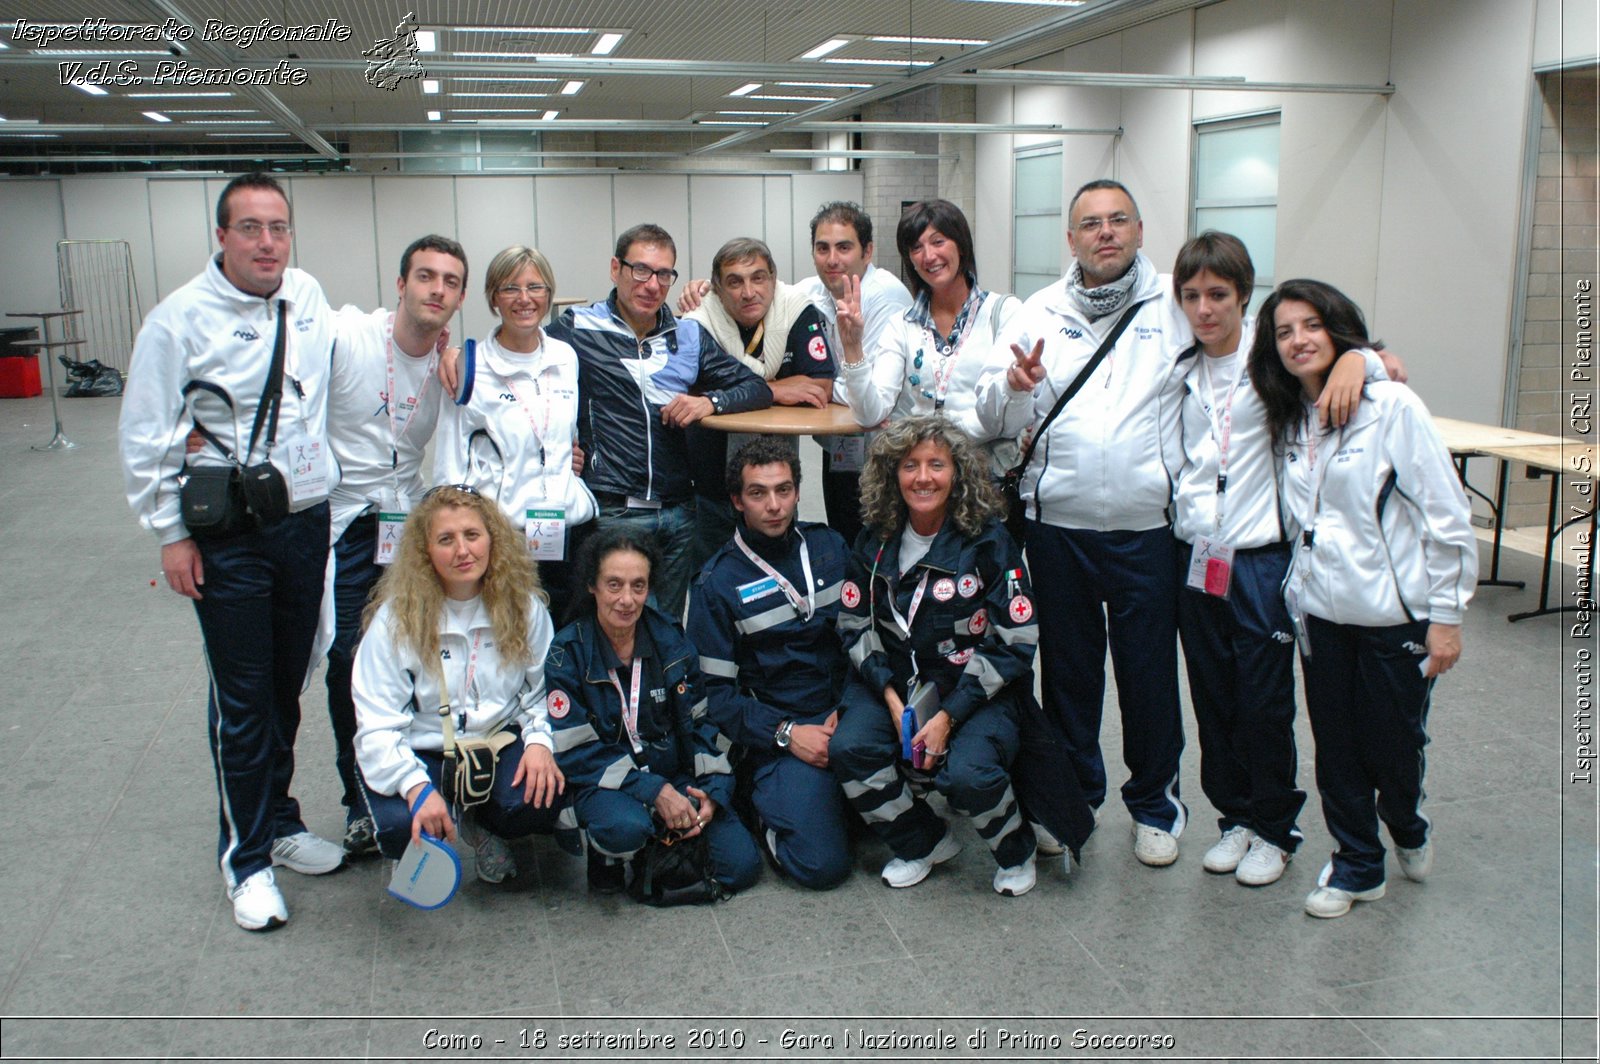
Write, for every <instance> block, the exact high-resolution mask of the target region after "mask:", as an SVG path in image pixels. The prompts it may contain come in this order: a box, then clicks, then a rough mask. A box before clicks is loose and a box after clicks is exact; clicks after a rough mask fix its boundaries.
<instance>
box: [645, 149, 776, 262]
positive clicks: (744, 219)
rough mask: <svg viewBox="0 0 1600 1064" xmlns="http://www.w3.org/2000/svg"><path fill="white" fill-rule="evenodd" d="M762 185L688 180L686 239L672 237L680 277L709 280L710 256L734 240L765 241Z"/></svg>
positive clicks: (748, 180) (756, 180)
mask: <svg viewBox="0 0 1600 1064" xmlns="http://www.w3.org/2000/svg"><path fill="white" fill-rule="evenodd" d="M762 185H763V179H762V178H760V177H744V176H737V177H735V176H729V177H710V176H704V175H700V174H696V175H695V176H693V177H691V178H689V239H688V241H687V242H685V240H684V238H683V237H682V236H680V235H679V234H677V233H675V232H674V233H673V234H672V235H673V237H674V238H675V239H676V240H677V241H678V271H679V272H680V273H682V274H683V275H684V277H686V278H688V277H710V276H711V258H712V256H714V255H715V254H716V253H717V249H718V248H720V247H721V246H722V245H723V244H726V243H727V242H728V241H730V240H732V239H734V238H735V237H748V236H753V237H755V238H756V239H758V240H763V239H765V238H766V217H765V214H766V212H765V210H764V208H763V203H762ZM668 232H671V229H670V228H669V229H668Z"/></svg>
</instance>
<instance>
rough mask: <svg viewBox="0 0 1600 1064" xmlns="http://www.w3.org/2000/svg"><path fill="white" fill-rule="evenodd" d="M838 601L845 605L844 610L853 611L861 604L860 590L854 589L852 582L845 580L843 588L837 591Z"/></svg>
mask: <svg viewBox="0 0 1600 1064" xmlns="http://www.w3.org/2000/svg"><path fill="white" fill-rule="evenodd" d="M839 601H840V602H842V603H844V604H845V608H846V609H851V610H853V609H855V608H856V607H857V606H859V605H860V604H861V589H860V588H859V587H856V582H855V581H854V580H846V581H845V582H844V587H843V588H841V589H840V591H839Z"/></svg>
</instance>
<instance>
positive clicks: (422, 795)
mask: <svg viewBox="0 0 1600 1064" xmlns="http://www.w3.org/2000/svg"><path fill="white" fill-rule="evenodd" d="M437 793H438V792H437V791H435V790H434V789H433V784H432V783H431V782H428V783H424V784H423V785H422V790H420V791H418V792H417V800H416V801H414V802H412V803H411V815H412V816H416V815H417V810H419V809H421V808H422V803H423V802H426V801H427V800H428V795H430V794H437Z"/></svg>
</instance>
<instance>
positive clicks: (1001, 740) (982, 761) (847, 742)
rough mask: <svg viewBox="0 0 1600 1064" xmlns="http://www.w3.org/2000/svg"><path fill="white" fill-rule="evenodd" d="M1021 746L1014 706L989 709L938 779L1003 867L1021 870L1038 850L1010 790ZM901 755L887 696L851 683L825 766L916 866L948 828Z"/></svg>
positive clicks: (958, 736)
mask: <svg viewBox="0 0 1600 1064" xmlns="http://www.w3.org/2000/svg"><path fill="white" fill-rule="evenodd" d="M1021 745H1022V738H1021V733H1020V731H1019V730H1018V727H1017V719H1016V713H1015V712H1014V711H1013V709H1012V707H1010V706H1009V705H1006V704H1004V703H1002V702H990V703H988V704H986V705H984V706H983V707H981V708H980V709H978V711H977V712H975V713H973V714H972V716H970V717H968V718H967V720H966V721H965V723H963V724H962V725H961V726H960V727H959V728H957V729H956V730H955V731H954V732H953V733H952V735H951V738H950V749H949V754H948V756H947V757H946V758H945V759H944V761H943V762H941V763H940V765H939V770H938V772H937V773H935V775H934V777H933V785H934V786H935V787H937V788H938V790H939V793H940V794H942V795H944V796H945V798H946V799H947V800H948V801H949V803H950V808H951V809H953V810H955V811H956V812H957V813H960V814H961V815H962V816H966V817H970V818H971V819H972V822H973V827H975V828H976V829H977V831H978V836H979V837H980V838H982V839H983V841H984V843H985V844H986V845H987V846H988V847H989V850H990V852H991V853H993V854H994V859H995V863H996V864H998V865H999V866H1000V867H1002V868H1014V867H1016V866H1017V865H1020V864H1022V863H1023V862H1024V861H1026V860H1027V859H1028V856H1029V855H1030V854H1032V853H1033V849H1034V839H1033V829H1032V828H1031V827H1029V825H1028V822H1027V821H1026V820H1025V819H1023V816H1022V809H1021V807H1020V806H1019V805H1018V804H1017V799H1016V795H1015V793H1014V792H1013V791H1012V788H1011V771H1010V770H1011V763H1012V762H1013V761H1014V760H1016V756H1017V750H1018V749H1019V748H1020V747H1021ZM901 753H902V751H901V748H900V730H899V729H898V728H897V727H896V726H895V723H894V721H892V720H891V719H890V718H889V710H888V707H887V706H885V705H884V702H883V696H882V693H881V692H877V691H873V690H872V689H871V688H869V687H868V686H867V685H866V684H865V683H863V682H861V680H860V679H859V678H858V677H854V676H852V677H851V679H850V682H849V683H848V684H847V685H846V686H845V690H844V700H843V702H842V704H841V705H840V709H839V726H838V728H837V729H836V730H835V731H834V733H833V739H832V741H830V742H829V743H828V767H829V768H830V769H832V770H833V774H834V776H835V777H836V778H837V779H838V780H839V785H840V787H841V788H842V789H843V790H844V794H845V797H846V798H847V799H848V800H849V801H850V804H851V805H853V806H854V807H855V809H856V811H857V812H858V813H860V814H861V818H862V819H863V820H865V821H866V822H867V823H868V824H870V825H871V826H872V830H873V831H875V832H877V834H878V837H879V838H881V839H882V840H883V841H884V842H885V843H886V844H887V845H888V847H889V849H890V850H891V851H892V852H893V853H894V855H895V856H896V857H899V858H901V859H903V860H914V859H917V858H922V857H926V856H928V854H930V853H932V852H933V848H934V847H935V846H937V845H938V844H939V839H940V838H942V837H943V835H944V831H945V826H944V822H943V821H942V820H940V819H939V815H938V814H937V813H935V812H934V811H933V809H932V808H931V807H930V806H929V805H928V803H927V802H925V801H923V799H922V798H921V796H919V795H918V794H916V793H915V792H914V791H913V790H912V789H911V787H910V785H909V784H908V783H907V781H906V776H905V772H904V771H903V769H902V762H901Z"/></svg>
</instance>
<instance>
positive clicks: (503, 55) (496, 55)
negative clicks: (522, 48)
mask: <svg viewBox="0 0 1600 1064" xmlns="http://www.w3.org/2000/svg"><path fill="white" fill-rule="evenodd" d="M450 54H451V55H453V56H456V57H457V58H459V59H571V58H572V56H573V53H571V52H451V53H450Z"/></svg>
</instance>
